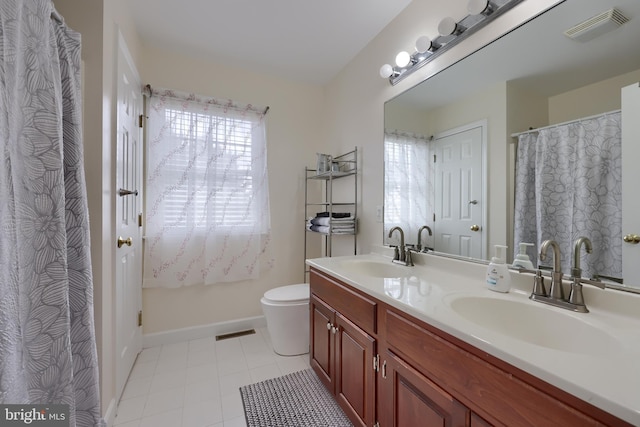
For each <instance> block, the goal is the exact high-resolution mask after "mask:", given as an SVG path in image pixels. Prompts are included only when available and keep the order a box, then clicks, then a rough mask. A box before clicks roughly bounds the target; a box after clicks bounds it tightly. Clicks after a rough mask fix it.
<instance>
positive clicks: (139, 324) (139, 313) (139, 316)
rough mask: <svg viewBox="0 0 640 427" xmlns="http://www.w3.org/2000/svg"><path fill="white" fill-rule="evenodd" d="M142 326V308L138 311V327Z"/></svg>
mask: <svg viewBox="0 0 640 427" xmlns="http://www.w3.org/2000/svg"><path fill="white" fill-rule="evenodd" d="M140 326H142V310H140V311H139V312H138V327H140Z"/></svg>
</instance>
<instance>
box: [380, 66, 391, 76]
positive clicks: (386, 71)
mask: <svg viewBox="0 0 640 427" xmlns="http://www.w3.org/2000/svg"><path fill="white" fill-rule="evenodd" d="M392 74H393V67H392V66H391V65H389V64H384V65H383V66H382V67H380V77H382V78H383V79H388V78H389V77H391V75H392Z"/></svg>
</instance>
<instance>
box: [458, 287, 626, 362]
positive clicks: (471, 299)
mask: <svg viewBox="0 0 640 427" xmlns="http://www.w3.org/2000/svg"><path fill="white" fill-rule="evenodd" d="M449 306H450V307H451V309H452V310H453V311H454V312H455V313H456V314H458V315H460V316H461V317H463V318H465V319H466V320H469V321H471V322H473V323H474V324H476V325H478V326H481V327H483V328H485V329H488V330H491V331H492V332H495V333H499V334H502V335H506V336H508V337H510V338H513V339H516V340H520V341H524V342H527V343H529V344H534V345H537V346H540V347H545V348H548V349H552V350H559V351H565V352H570V353H578V354H583V355H593V356H604V355H607V354H610V353H611V352H615V351H616V350H617V349H619V348H620V343H619V342H618V341H617V340H616V339H615V338H614V337H613V336H611V335H610V334H609V333H607V332H606V331H605V330H604V329H601V328H599V327H597V326H594V325H592V324H590V323H589V322H588V321H587V319H585V320H582V319H579V318H577V317H575V316H574V315H573V314H572V313H571V312H567V314H565V313H561V312H558V311H557V310H555V309H551V308H549V307H546V306H544V305H539V304H537V303H534V302H529V301H516V300H512V299H501V298H492V297H484V296H457V297H454V298H452V299H451V300H450V301H449ZM578 316H588V314H587V315H584V314H579V315H578Z"/></svg>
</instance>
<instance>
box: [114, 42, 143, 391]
mask: <svg viewBox="0 0 640 427" xmlns="http://www.w3.org/2000/svg"><path fill="white" fill-rule="evenodd" d="M118 41H119V43H118V65H117V76H118V82H117V84H118V89H117V98H118V99H117V102H118V107H117V147H116V188H115V189H114V191H113V194H114V195H115V198H116V233H117V236H116V239H117V241H118V243H117V247H116V248H115V253H116V257H115V259H116V271H115V278H116V283H115V301H114V303H115V304H114V305H115V313H116V316H115V318H116V350H117V351H116V393H117V397H118V398H120V396H121V394H122V391H123V389H124V386H125V384H126V381H127V378H128V376H129V373H130V372H131V368H132V367H133V363H134V362H135V360H136V356H137V355H138V353H139V352H140V351H141V349H142V331H141V329H142V328H141V326H140V325H139V322H138V313H139V312H140V310H141V309H142V228H141V227H140V224H139V223H138V215H139V214H141V212H142V138H141V134H142V132H141V129H140V127H139V126H138V120H139V119H138V118H139V116H140V114H141V112H142V94H141V85H140V79H139V78H138V74H137V72H136V69H135V66H134V64H133V62H132V60H131V57H130V55H129V51H128V49H127V46H126V45H125V43H124V40H123V39H122V36H120V37H119V40H118Z"/></svg>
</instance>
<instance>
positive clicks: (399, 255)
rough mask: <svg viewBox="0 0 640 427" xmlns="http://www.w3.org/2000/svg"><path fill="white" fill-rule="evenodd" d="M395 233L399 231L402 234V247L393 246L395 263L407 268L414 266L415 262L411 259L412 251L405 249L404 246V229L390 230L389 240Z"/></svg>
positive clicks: (395, 228) (394, 228)
mask: <svg viewBox="0 0 640 427" xmlns="http://www.w3.org/2000/svg"><path fill="white" fill-rule="evenodd" d="M394 231H398V232H399V233H400V245H399V246H392V247H393V248H394V249H395V251H394V255H393V262H395V263H399V264H404V265H407V266H413V260H412V259H411V249H409V248H407V247H405V245H404V231H402V228H400V227H398V226H396V227H393V228H392V229H391V230H389V238H391V236H392V235H393V232H394Z"/></svg>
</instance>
